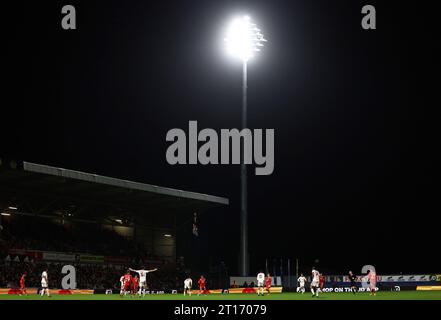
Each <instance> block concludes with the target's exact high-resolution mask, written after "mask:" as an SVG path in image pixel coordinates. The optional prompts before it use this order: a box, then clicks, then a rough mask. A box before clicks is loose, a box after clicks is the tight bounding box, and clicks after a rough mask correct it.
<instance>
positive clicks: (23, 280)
mask: <svg viewBox="0 0 441 320" xmlns="http://www.w3.org/2000/svg"><path fill="white" fill-rule="evenodd" d="M20 287H22V288H24V287H25V275H22V276H21V278H20Z"/></svg>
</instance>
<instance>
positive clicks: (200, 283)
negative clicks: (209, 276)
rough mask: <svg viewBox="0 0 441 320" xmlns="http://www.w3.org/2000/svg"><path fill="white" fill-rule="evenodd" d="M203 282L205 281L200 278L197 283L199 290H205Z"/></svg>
mask: <svg viewBox="0 0 441 320" xmlns="http://www.w3.org/2000/svg"><path fill="white" fill-rule="evenodd" d="M205 282H206V280H205V279H202V278H200V279H199V281H198V284H199V288H203V289H205Z"/></svg>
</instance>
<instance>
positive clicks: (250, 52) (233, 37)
mask: <svg viewBox="0 0 441 320" xmlns="http://www.w3.org/2000/svg"><path fill="white" fill-rule="evenodd" d="M224 40H225V44H226V49H227V52H228V53H229V54H230V55H232V56H234V57H237V58H239V59H241V60H242V61H243V62H247V61H248V60H249V59H250V58H252V57H254V54H255V53H256V52H258V51H260V50H261V48H262V47H263V43H264V42H266V41H267V40H266V39H265V38H264V37H263V34H262V32H261V30H260V29H259V28H258V27H257V26H256V24H254V23H252V21H251V18H250V17H249V16H243V17H241V18H236V19H234V20H233V21H232V22H231V23H230V25H229V26H228V29H227V35H226V37H225V39H224Z"/></svg>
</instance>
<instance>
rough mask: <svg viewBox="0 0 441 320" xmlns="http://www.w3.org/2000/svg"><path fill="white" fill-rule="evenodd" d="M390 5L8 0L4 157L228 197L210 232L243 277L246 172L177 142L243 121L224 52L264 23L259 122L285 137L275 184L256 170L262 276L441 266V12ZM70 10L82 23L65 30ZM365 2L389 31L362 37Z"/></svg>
mask: <svg viewBox="0 0 441 320" xmlns="http://www.w3.org/2000/svg"><path fill="white" fill-rule="evenodd" d="M384 2H385V1H367V2H366V1H354V0H351V1H349V0H348V1H342V0H333V1H329V0H328V1H319V0H314V1H311V0H308V1H306V0H302V1H300V0H298V1H207V0H205V1H199V0H192V1H185V2H184V1H182V2H178V3H173V2H171V1H158V2H156V3H153V2H152V3H149V2H147V1H122V0H114V1H39V2H38V4H37V2H32V3H31V2H29V3H28V2H20V4H18V3H17V4H14V5H12V4H10V5H6V4H5V5H2V11H1V12H2V17H1V23H2V29H1V30H2V31H1V32H2V40H1V41H2V50H1V52H2V53H1V54H2V63H4V64H5V65H4V66H3V67H2V70H3V71H4V70H5V71H6V72H3V71H2V77H3V78H4V80H6V81H5V84H6V86H5V85H3V86H2V87H3V88H2V89H3V90H4V93H2V103H1V115H0V117H1V118H0V119H1V125H0V127H1V140H0V141H1V144H0V148H1V149H0V154H1V155H6V156H8V157H17V158H20V159H23V160H27V161H34V162H38V163H43V164H49V165H55V166H61V167H65V168H70V169H75V170H81V171H86V172H92V173H97V174H103V175H108V176H114V177H118V178H127V179H132V180H135V181H141V182H146V183H151V184H157V185H163V186H169V187H176V188H180V189H185V190H191V191H197V192H203V193H209V194H215V195H220V196H226V197H228V198H230V200H231V205H230V206H229V207H228V208H225V209H221V210H216V211H215V212H211V213H207V214H206V215H203V216H202V217H201V224H202V226H201V229H202V230H201V231H202V236H201V237H202V240H204V243H208V246H209V248H205V249H203V250H204V252H207V254H209V255H211V256H212V257H213V260H214V261H216V260H221V259H222V260H225V261H226V262H227V264H228V265H229V266H230V268H232V269H233V270H234V269H235V268H236V260H237V255H238V250H239V249H238V248H239V246H238V241H239V206H238V201H239V173H240V171H239V167H238V166H233V165H231V166H207V167H204V166H199V165H197V166H190V165H188V166H170V165H168V164H167V162H166V160H165V151H166V148H167V146H168V143H166V141H165V136H166V133H167V131H168V130H169V129H172V128H183V129H185V130H187V129H186V128H187V126H188V121H189V120H197V121H198V123H199V127H200V128H207V127H209V128H214V129H217V130H219V129H221V128H234V127H239V125H240V115H241V111H240V101H241V96H240V94H241V91H240V90H241V67H240V64H238V63H233V62H232V61H231V60H229V59H228V58H226V57H225V56H224V55H223V54H222V53H221V52H220V50H219V43H220V42H221V41H222V36H221V34H220V29H221V27H222V25H223V24H224V23H225V22H227V21H228V18H229V17H231V16H232V15H234V14H235V13H248V14H250V15H251V16H252V17H253V18H254V19H255V20H256V21H257V22H258V23H259V25H260V26H261V28H262V29H263V32H264V34H265V36H266V38H267V39H268V40H269V42H268V44H267V46H266V47H265V48H264V50H263V51H262V52H261V53H260V54H259V56H258V57H257V58H256V59H255V60H254V61H252V62H251V63H250V66H249V118H248V123H249V127H250V128H274V129H275V171H274V173H273V174H272V175H271V176H267V177H264V176H257V177H256V176H254V175H250V176H249V220H250V221H249V222H250V253H251V258H252V271H254V270H256V269H258V268H261V267H262V266H263V263H264V259H265V257H281V256H283V257H291V258H294V257H299V258H300V259H301V264H302V267H303V268H310V267H311V265H312V261H313V260H314V259H319V260H320V263H319V266H320V267H322V268H325V269H331V270H336V271H337V272H346V271H347V270H348V268H352V269H354V270H357V269H360V268H361V266H362V265H364V264H373V265H375V266H377V269H378V270H379V272H380V273H382V272H390V273H396V272H401V271H402V272H435V271H441V264H440V262H439V257H437V253H439V248H438V245H439V235H438V232H439V231H440V226H441V218H440V215H439V214H440V205H439V188H438V183H437V182H438V181H439V170H438V168H437V165H438V163H439V161H438V160H439V157H438V154H437V152H438V150H439V147H440V144H439V137H438V136H439V134H438V127H439V126H438V121H437V118H436V117H435V108H436V107H439V105H440V103H439V91H440V87H441V86H440V81H439V75H440V63H439V57H440V55H439V53H436V52H435V44H436V42H439V32H437V31H436V30H435V23H436V20H435V19H434V16H433V15H434V12H435V10H434V8H431V7H430V6H431V4H430V5H429V3H430V2H429V1H420V2H418V3H417V4H414V5H413V6H408V7H406V6H405V5H404V4H403V3H402V2H398V1H387V4H385V3H384ZM25 3H26V4H25ZM65 4H74V5H75V6H76V9H77V15H78V30H75V31H64V30H62V29H61V26H60V21H61V16H62V15H61V7H62V6H63V5H65ZM365 4H373V5H375V6H376V9H377V30H375V31H365V30H363V29H362V28H361V25H360V21H361V17H362V15H361V8H362V6H363V5H365ZM3 90H2V91H3ZM253 171H254V170H253ZM210 214H211V216H209V215H210Z"/></svg>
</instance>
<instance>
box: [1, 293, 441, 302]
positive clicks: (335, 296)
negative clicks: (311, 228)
mask: <svg viewBox="0 0 441 320" xmlns="http://www.w3.org/2000/svg"><path fill="white" fill-rule="evenodd" d="M0 300H124V301H139V300H146V301H148V300H188V301H201V300H202V301H204V300H255V301H265V300H317V301H326V300H441V291H401V292H378V293H377V295H376V296H370V295H369V294H368V293H358V294H356V295H354V294H352V293H323V294H321V295H320V297H319V298H312V297H311V295H310V294H309V293H305V294H303V295H302V294H298V293H281V294H272V295H269V296H264V297H259V296H257V295H255V294H229V295H221V294H211V295H207V296H197V295H192V296H191V297H188V296H186V297H184V296H183V295H182V294H177V295H176V294H175V295H172V294H163V295H146V296H145V297H144V298H139V297H130V296H126V297H124V298H121V297H120V296H119V295H117V294H114V295H105V294H94V295H54V296H52V297H50V298H49V297H40V296H37V295H29V296H17V295H0Z"/></svg>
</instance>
